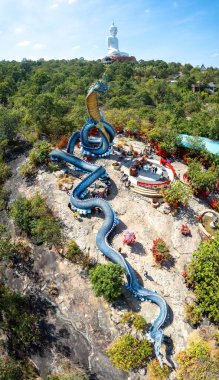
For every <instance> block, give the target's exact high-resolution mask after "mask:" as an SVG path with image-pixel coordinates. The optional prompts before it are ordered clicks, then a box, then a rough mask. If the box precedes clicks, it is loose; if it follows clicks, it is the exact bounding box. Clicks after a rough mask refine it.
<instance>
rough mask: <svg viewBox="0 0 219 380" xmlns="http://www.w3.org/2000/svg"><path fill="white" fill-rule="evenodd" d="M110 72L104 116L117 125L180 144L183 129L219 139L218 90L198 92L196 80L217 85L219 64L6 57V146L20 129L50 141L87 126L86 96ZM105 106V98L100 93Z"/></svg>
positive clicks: (1, 139)
mask: <svg viewBox="0 0 219 380" xmlns="http://www.w3.org/2000/svg"><path fill="white" fill-rule="evenodd" d="M102 77H104V79H105V80H107V81H108V83H109V84H111V85H112V87H111V90H110V91H108V93H107V95H106V96H104V110H105V115H106V119H107V120H109V121H110V123H111V124H112V125H114V126H115V127H116V128H117V129H120V128H122V129H124V130H127V131H129V132H138V133H143V134H144V135H146V136H147V137H149V138H151V139H153V140H154V141H158V142H159V143H160V145H161V148H163V149H167V150H168V151H174V149H175V148H176V145H177V135H178V133H181V132H184V133H189V134H191V133H192V134H193V135H195V136H205V137H209V138H212V139H218V138H219V115H218V101H219V91H215V92H214V93H209V92H208V91H209V90H208V89H205V90H202V91H200V92H196V93H193V92H192V88H191V85H192V84H194V83H195V84H199V85H204V84H208V83H210V82H213V83H214V84H216V85H218V83H219V70H218V69H214V68H209V69H208V70H206V71H204V72H203V71H201V69H200V68H194V67H192V66H191V65H190V64H186V65H181V64H180V63H174V62H171V63H169V64H167V63H166V62H164V61H161V60H158V61H143V60H141V61H139V62H138V63H135V62H127V63H123V64H121V63H118V62H116V63H114V64H112V65H110V66H107V67H106V66H104V65H103V64H102V63H101V62H100V61H85V60H83V59H74V60H69V61H66V60H61V61H58V60H50V61H44V60H38V61H30V60H26V59H24V60H23V61H22V62H15V61H12V62H7V61H2V62H0V83H1V84H0V149H1V151H2V153H4V152H5V151H7V149H8V148H10V146H11V144H12V142H13V140H14V139H15V136H16V134H17V132H21V133H22V134H23V135H25V136H26V137H27V139H28V140H30V141H31V142H33V141H35V140H36V139H38V138H42V137H44V138H45V137H46V138H47V139H48V140H49V141H51V142H52V143H54V142H57V141H58V140H59V139H60V137H61V136H62V135H69V134H70V133H71V132H73V131H74V130H76V129H78V128H81V127H82V125H83V123H84V120H85V117H87V111H86V107H85V95H86V93H87V89H88V87H89V86H90V84H91V83H92V82H94V81H95V80H97V79H101V78H102ZM100 105H101V99H100Z"/></svg>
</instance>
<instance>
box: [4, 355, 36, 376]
mask: <svg viewBox="0 0 219 380" xmlns="http://www.w3.org/2000/svg"><path fill="white" fill-rule="evenodd" d="M34 379H36V380H37V379H38V380H39V377H38V375H37V373H36V369H35V368H34V367H33V365H32V364H31V363H30V362H29V361H27V360H22V361H21V360H15V359H13V358H11V357H9V356H6V357H2V358H0V380H34Z"/></svg>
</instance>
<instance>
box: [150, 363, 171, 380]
mask: <svg viewBox="0 0 219 380" xmlns="http://www.w3.org/2000/svg"><path fill="white" fill-rule="evenodd" d="M170 373H171V369H170V367H168V366H167V365H166V364H163V367H161V366H160V363H159V361H158V360H157V359H154V360H152V361H150V363H149V364H148V377H147V379H148V380H167V379H168V378H169V375H170Z"/></svg>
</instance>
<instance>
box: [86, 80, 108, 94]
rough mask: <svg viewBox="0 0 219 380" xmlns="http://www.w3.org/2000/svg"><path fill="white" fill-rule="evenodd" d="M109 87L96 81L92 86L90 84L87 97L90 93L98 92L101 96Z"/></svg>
mask: <svg viewBox="0 0 219 380" xmlns="http://www.w3.org/2000/svg"><path fill="white" fill-rule="evenodd" d="M109 88H110V86H108V85H107V84H106V82H103V81H101V80H98V81H97V82H95V83H94V84H92V85H91V86H90V88H89V90H88V95H89V94H91V93H92V92H100V93H101V94H105V93H106V92H107V90H109Z"/></svg>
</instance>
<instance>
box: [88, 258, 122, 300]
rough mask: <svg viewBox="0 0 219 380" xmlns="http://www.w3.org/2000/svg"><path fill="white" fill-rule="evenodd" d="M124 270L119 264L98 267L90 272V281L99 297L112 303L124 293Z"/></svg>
mask: <svg viewBox="0 0 219 380" xmlns="http://www.w3.org/2000/svg"><path fill="white" fill-rule="evenodd" d="M123 274H124V269H123V268H122V267H121V266H120V265H118V264H113V263H109V264H103V265H97V266H96V267H95V268H93V269H91V270H90V273H89V275H90V280H91V284H92V287H93V290H94V293H95V295H96V296H97V297H100V296H103V298H104V299H105V300H106V301H108V302H111V301H113V300H115V299H116V298H118V297H119V296H120V294H121V291H122V285H123Z"/></svg>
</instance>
